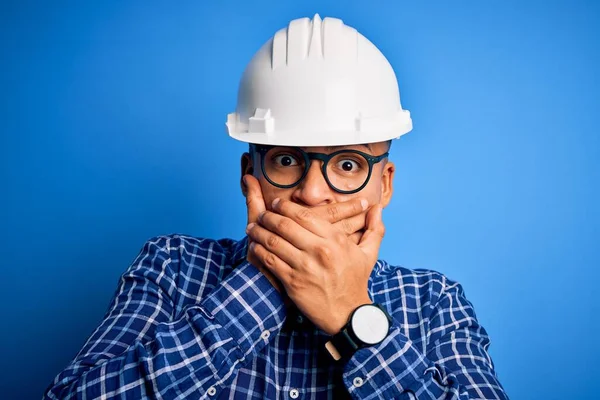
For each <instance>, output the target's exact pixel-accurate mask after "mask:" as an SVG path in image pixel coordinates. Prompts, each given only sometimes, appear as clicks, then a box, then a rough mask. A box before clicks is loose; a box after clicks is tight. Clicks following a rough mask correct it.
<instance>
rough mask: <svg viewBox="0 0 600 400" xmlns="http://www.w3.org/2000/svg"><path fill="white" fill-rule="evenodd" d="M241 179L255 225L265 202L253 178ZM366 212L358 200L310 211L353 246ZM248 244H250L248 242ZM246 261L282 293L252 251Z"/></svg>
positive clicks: (359, 235)
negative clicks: (347, 237)
mask: <svg viewBox="0 0 600 400" xmlns="http://www.w3.org/2000/svg"><path fill="white" fill-rule="evenodd" d="M243 179H244V183H245V184H246V207H247V209H248V224H250V223H255V224H256V223H258V216H259V215H260V213H262V212H263V211H266V206H265V200H264V198H263V194H262V190H261V188H260V183H259V182H258V180H257V179H256V178H255V177H254V176H252V175H244V178H243ZM368 210H369V209H368V208H367V210H366V211H363V207H362V204H361V199H359V198H357V199H352V200H348V201H345V202H341V203H335V204H327V205H324V206H318V207H314V208H313V209H312V211H314V212H315V213H316V214H317V215H319V216H321V217H322V218H324V219H326V220H327V221H329V222H330V223H332V224H333V225H335V226H337V227H338V229H340V230H341V231H342V232H344V233H345V234H346V235H348V236H349V237H350V238H351V239H352V241H353V242H354V243H355V244H358V243H359V242H360V239H361V237H362V234H363V229H364V227H365V224H366V217H367V212H368ZM248 244H250V242H249V243H248ZM246 259H247V260H248V262H249V263H251V264H252V265H254V266H255V267H256V268H258V269H259V270H260V271H261V272H262V273H263V274H264V275H265V276H266V277H267V279H269V281H270V282H271V284H272V285H273V287H274V288H275V289H277V291H279V293H284V290H283V286H282V285H281V282H279V280H278V279H277V278H276V277H275V276H274V275H273V274H272V273H271V272H270V271H269V270H268V269H266V268H265V267H263V266H262V264H261V263H260V262H259V261H258V258H257V257H256V255H255V254H254V253H253V252H252V251H250V250H249V251H248V254H247V256H246Z"/></svg>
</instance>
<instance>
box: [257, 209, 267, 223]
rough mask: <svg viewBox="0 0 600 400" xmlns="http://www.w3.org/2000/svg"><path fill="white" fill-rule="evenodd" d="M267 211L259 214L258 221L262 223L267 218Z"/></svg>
mask: <svg viewBox="0 0 600 400" xmlns="http://www.w3.org/2000/svg"><path fill="white" fill-rule="evenodd" d="M265 213H266V211H263V212H261V213H260V214H258V220H259V221H262V219H263V217H264V216H265Z"/></svg>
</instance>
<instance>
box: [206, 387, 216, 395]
mask: <svg viewBox="0 0 600 400" xmlns="http://www.w3.org/2000/svg"><path fill="white" fill-rule="evenodd" d="M207 393H208V395H209V396H214V395H215V394H217V389H215V387H214V386H211V387H209V388H208V391H207Z"/></svg>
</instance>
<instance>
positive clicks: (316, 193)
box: [242, 142, 395, 209]
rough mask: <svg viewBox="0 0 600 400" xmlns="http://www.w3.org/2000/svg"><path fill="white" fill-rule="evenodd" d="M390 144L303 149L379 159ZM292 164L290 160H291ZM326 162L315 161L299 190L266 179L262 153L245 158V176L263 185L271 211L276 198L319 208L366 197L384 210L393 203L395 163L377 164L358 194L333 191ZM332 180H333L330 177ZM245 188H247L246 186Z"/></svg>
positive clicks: (243, 164)
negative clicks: (354, 153)
mask: <svg viewBox="0 0 600 400" xmlns="http://www.w3.org/2000/svg"><path fill="white" fill-rule="evenodd" d="M388 147H389V145H388V143H387V142H379V143H370V144H368V145H351V146H335V147H301V149H302V150H304V151H306V152H315V153H324V154H330V153H333V152H334V151H339V150H346V149H347V150H359V151H361V152H364V153H367V154H370V155H372V156H379V155H381V154H384V153H385V152H386V151H388ZM288 162H289V161H288ZM321 167H322V161H319V160H312V163H311V165H310V168H309V169H308V173H307V175H306V177H305V178H304V179H303V180H302V181H301V182H300V183H299V184H298V185H297V186H295V187H292V188H287V189H284V188H279V187H277V186H274V185H272V184H271V183H269V182H268V181H267V179H265V177H264V175H263V173H262V169H261V155H260V154H258V153H256V152H255V153H254V154H252V156H250V155H249V154H248V153H245V154H244V155H243V156H242V175H244V174H253V175H254V176H255V177H256V178H257V179H258V181H259V182H260V185H261V189H262V193H263V198H264V200H265V205H266V207H267V209H271V203H272V202H273V200H274V199H276V198H280V199H284V200H291V201H293V202H295V203H297V204H300V205H302V206H305V207H315V206H322V205H327V204H333V203H337V202H343V201H347V200H350V199H353V198H364V199H366V200H367V201H368V202H369V205H374V204H381V205H382V206H383V207H385V206H387V204H388V203H389V201H390V199H391V197H392V192H393V186H392V180H393V177H394V171H395V167H394V164H393V163H392V162H390V161H388V160H387V159H384V160H382V161H380V162H378V163H376V164H374V165H373V171H372V174H371V177H370V179H369V182H368V183H367V185H366V186H365V187H364V188H363V189H362V190H360V191H359V192H357V193H352V194H342V193H338V192H336V191H335V190H333V189H332V188H331V187H330V186H329V185H328V184H327V181H326V180H325V177H324V176H323V173H322V170H321ZM330 179H331V177H330ZM242 187H243V186H242Z"/></svg>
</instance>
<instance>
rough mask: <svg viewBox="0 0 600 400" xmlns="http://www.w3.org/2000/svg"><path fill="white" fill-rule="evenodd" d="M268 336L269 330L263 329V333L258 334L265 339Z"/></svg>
mask: <svg viewBox="0 0 600 400" xmlns="http://www.w3.org/2000/svg"><path fill="white" fill-rule="evenodd" d="M269 336H271V332H269V331H264V332H263V333H261V334H260V337H261V338H263V339H265V340H267V339H268V338H269Z"/></svg>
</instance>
